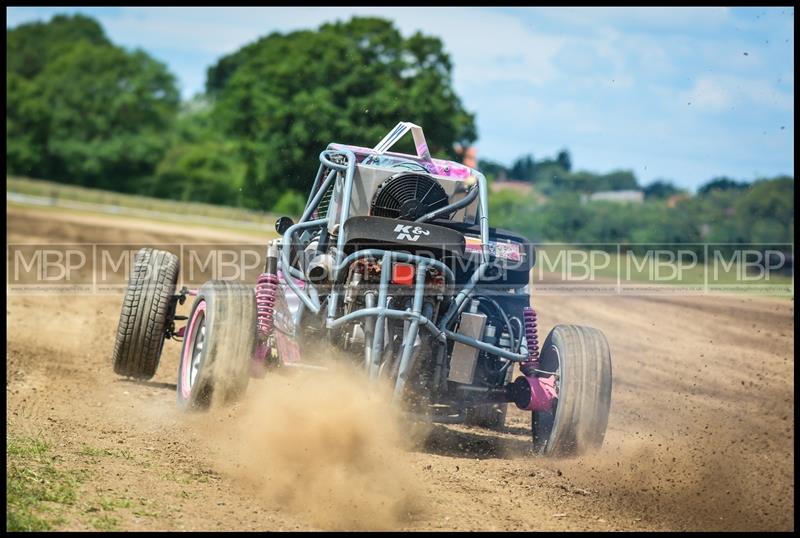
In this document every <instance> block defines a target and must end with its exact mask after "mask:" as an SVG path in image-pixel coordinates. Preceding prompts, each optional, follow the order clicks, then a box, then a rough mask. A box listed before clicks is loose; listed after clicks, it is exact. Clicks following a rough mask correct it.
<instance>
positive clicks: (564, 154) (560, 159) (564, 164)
mask: <svg viewBox="0 0 800 538" xmlns="http://www.w3.org/2000/svg"><path fill="white" fill-rule="evenodd" d="M556 163H558V165H559V166H560V167H561V168H563V169H564V170H566V171H567V172H569V171H571V170H572V158H571V157H570V155H569V151H567V150H566V149H562V150H561V151H559V152H558V155H557V156H556Z"/></svg>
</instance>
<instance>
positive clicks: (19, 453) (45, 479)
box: [6, 426, 83, 531]
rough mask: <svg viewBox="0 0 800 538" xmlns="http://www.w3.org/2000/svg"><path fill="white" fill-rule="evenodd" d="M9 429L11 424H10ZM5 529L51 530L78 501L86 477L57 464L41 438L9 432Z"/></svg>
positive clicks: (7, 440) (7, 442)
mask: <svg viewBox="0 0 800 538" xmlns="http://www.w3.org/2000/svg"><path fill="white" fill-rule="evenodd" d="M7 428H8V426H7ZM6 447H7V449H6V450H7V452H6V496H7V500H6V531H42V530H50V529H52V528H53V526H54V525H58V524H59V523H61V522H62V521H63V518H62V517H61V516H60V514H61V512H62V511H63V510H64V508H65V507H66V506H69V505H73V504H75V500H76V491H77V487H78V484H79V483H80V481H81V480H82V479H83V476H82V475H81V474H80V473H77V472H69V471H63V470H61V469H59V468H58V467H57V466H55V465H54V460H55V458H54V457H53V456H52V455H51V447H50V446H49V445H48V444H47V443H46V442H45V441H43V440H42V439H38V438H35V437H22V436H17V435H15V434H12V433H7V434H6Z"/></svg>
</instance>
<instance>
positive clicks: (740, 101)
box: [682, 75, 794, 112]
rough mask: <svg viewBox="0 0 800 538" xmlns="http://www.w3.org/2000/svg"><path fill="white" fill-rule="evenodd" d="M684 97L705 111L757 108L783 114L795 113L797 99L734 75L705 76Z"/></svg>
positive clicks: (752, 80) (774, 88) (764, 84)
mask: <svg viewBox="0 0 800 538" xmlns="http://www.w3.org/2000/svg"><path fill="white" fill-rule="evenodd" d="M682 95H683V98H685V99H686V100H687V101H688V102H691V103H692V106H695V107H697V108H699V109H701V110H707V111H711V112H720V111H726V110H731V109H732V108H733V107H735V106H743V105H744V106H746V105H756V106H759V107H764V108H772V109H776V110H781V111H792V110H794V98H793V96H792V95H788V94H786V93H784V92H782V91H780V90H778V89H777V88H776V87H775V85H773V84H772V83H771V82H769V81H766V80H762V79H753V78H745V77H737V76H731V75H705V76H701V77H699V78H698V79H697V80H696V81H695V83H694V86H693V87H692V88H691V89H690V90H689V91H688V92H684V93H683V94H682Z"/></svg>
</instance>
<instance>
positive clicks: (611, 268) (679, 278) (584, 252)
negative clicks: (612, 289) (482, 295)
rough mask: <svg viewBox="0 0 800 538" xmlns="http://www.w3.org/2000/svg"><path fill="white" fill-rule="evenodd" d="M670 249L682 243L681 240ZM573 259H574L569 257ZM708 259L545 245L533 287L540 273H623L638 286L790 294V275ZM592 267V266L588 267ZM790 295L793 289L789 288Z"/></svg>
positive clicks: (572, 276) (572, 279) (599, 277)
mask: <svg viewBox="0 0 800 538" xmlns="http://www.w3.org/2000/svg"><path fill="white" fill-rule="evenodd" d="M567 248H569V249H570V250H572V251H573V255H572V258H570V259H568V258H567V257H566V254H564V255H562V256H559V253H560V252H561V251H562V250H565V249H567ZM670 248H680V246H679V245H677V246H673V247H670ZM570 260H571V262H570ZM729 262H730V260H729V259H727V258H726V263H727V265H726V264H723V263H716V264H712V263H709V264H706V263H703V262H700V261H697V262H696V263H693V262H692V259H691V258H690V257H689V256H688V255H687V256H686V257H685V258H684V260H683V264H682V265H681V263H680V262H679V261H674V262H672V261H670V260H668V259H667V258H666V257H662V258H661V259H657V258H654V257H650V258H647V257H645V256H644V255H643V254H639V255H638V256H637V255H633V254H627V255H626V254H622V255H617V254H616V253H608V254H606V253H603V252H600V247H597V249H595V250H594V251H591V250H589V249H581V248H579V247H568V246H567V245H553V244H551V245H541V246H539V247H537V261H536V265H535V266H534V269H533V275H532V277H533V282H534V284H533V285H534V287H535V286H536V283H537V282H539V281H540V280H541V279H542V277H549V278H547V280H548V283H552V282H553V281H554V280H555V282H564V284H575V285H590V284H606V285H610V284H614V285H616V282H617V278H618V277H619V278H620V281H621V286H622V287H623V288H624V287H625V286H637V285H642V284H658V285H662V286H677V287H680V286H687V287H694V288H698V289H701V288H703V287H704V286H705V284H706V283H707V284H708V289H709V291H714V290H715V289H717V288H719V289H723V288H725V291H740V292H742V293H748V290H756V288H757V287H759V286H763V288H760V289H759V291H758V293H759V294H762V295H771V294H775V295H781V296H785V295H787V292H786V289H787V288H791V286H792V284H793V279H792V276H790V275H785V274H778V273H775V272H773V273H771V274H769V275H768V277H767V276H766V275H764V276H763V277H762V278H759V277H758V275H757V274H753V273H748V272H745V271H743V269H742V267H741V266H737V264H735V263H734V264H730V263H729ZM589 267H591V271H590V270H589V269H588V268H589ZM789 295H791V292H789Z"/></svg>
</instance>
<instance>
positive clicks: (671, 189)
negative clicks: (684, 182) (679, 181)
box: [643, 179, 685, 200]
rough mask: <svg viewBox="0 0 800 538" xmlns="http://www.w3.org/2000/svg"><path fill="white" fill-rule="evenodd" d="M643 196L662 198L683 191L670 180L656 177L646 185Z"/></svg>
mask: <svg viewBox="0 0 800 538" xmlns="http://www.w3.org/2000/svg"><path fill="white" fill-rule="evenodd" d="M643 191H644V197H645V198H647V199H656V200H663V199H665V198H669V197H670V196H673V195H675V194H678V193H681V192H685V191H684V190H683V189H680V188H678V187H676V186H675V185H674V184H673V183H672V182H671V181H669V180H665V179H658V180H656V181H653V182H652V183H650V184H649V185H647V186H646V187H645V188H644V189H643Z"/></svg>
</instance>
